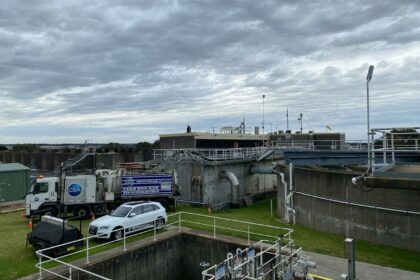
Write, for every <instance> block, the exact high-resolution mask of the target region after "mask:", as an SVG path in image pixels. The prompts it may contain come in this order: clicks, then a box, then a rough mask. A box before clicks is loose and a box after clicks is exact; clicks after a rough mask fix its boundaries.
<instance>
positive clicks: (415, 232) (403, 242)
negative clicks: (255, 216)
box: [278, 167, 420, 251]
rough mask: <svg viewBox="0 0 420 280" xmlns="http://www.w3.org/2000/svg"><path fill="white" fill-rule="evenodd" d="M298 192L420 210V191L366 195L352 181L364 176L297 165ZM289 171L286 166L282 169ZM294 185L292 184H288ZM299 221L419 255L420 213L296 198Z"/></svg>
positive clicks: (280, 210) (281, 195) (377, 191)
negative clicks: (416, 252) (417, 252)
mask: <svg viewBox="0 0 420 280" xmlns="http://www.w3.org/2000/svg"><path fill="white" fill-rule="evenodd" d="M293 170H294V176H293V178H294V189H295V191H298V192H302V193H307V194H312V195H316V196H320V197H325V198H330V199H336V200H341V201H348V202H353V203H359V204H366V205H373V206H376V207H384V208H394V209H403V210H411V211H417V212H420V203H418V202H419V201H420V191H414V190H394V189H379V188H377V189H374V190H372V191H370V192H365V191H362V190H361V189H360V188H359V187H357V186H355V185H353V184H352V183H351V179H352V177H354V176H358V175H360V174H356V173H349V172H344V171H332V170H327V171H326V170H316V169H310V168H302V167H295V168H293ZM283 171H286V172H287V168H283ZM287 181H289V180H287ZM278 198H279V203H278V204H279V206H278V213H279V215H282V216H283V214H284V204H283V199H284V192H283V187H282V186H281V187H280V188H278ZM293 201H294V205H295V210H296V223H298V224H301V225H303V226H306V227H310V228H313V229H316V230H320V231H325V232H330V233H335V234H342V235H346V236H349V237H353V238H355V239H362V240H367V241H372V242H375V243H381V244H385V245H389V246H394V247H400V248H405V249H410V250H417V251H420V215H414V214H408V213H398V212H391V211H385V210H381V209H370V208H364V207H360V206H350V205H345V204H339V203H336V202H331V201H324V200H320V199H317V198H312V197H307V196H304V195H301V194H295V195H294V197H293Z"/></svg>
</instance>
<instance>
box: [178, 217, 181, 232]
mask: <svg viewBox="0 0 420 280" xmlns="http://www.w3.org/2000/svg"><path fill="white" fill-rule="evenodd" d="M181 228H182V225H181V212H179V213H178V231H179V232H181Z"/></svg>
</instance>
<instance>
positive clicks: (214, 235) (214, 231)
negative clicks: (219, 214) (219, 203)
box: [213, 217, 216, 238]
mask: <svg viewBox="0 0 420 280" xmlns="http://www.w3.org/2000/svg"><path fill="white" fill-rule="evenodd" d="M213 238H216V217H213Z"/></svg>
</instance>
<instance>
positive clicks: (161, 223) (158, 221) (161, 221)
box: [156, 218, 165, 230]
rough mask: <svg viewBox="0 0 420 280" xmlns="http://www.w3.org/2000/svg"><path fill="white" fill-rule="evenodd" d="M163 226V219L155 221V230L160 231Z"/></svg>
mask: <svg viewBox="0 0 420 280" xmlns="http://www.w3.org/2000/svg"><path fill="white" fill-rule="evenodd" d="M164 226H165V219H162V218H161V219H159V220H157V221H156V229H157V230H161V229H163V227H164Z"/></svg>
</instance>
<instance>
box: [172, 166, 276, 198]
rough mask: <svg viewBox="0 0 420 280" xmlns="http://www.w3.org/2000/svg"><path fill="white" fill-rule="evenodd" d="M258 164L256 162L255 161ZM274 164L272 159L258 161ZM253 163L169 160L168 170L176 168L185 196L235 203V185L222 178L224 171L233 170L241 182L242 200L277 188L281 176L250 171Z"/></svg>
mask: <svg viewBox="0 0 420 280" xmlns="http://www.w3.org/2000/svg"><path fill="white" fill-rule="evenodd" d="M252 164H253V165H255V164H256V163H255V162H254V163H252ZM257 164H260V165H270V166H271V165H272V163H271V161H267V162H260V163H257ZM250 167H251V163H249V162H226V163H218V164H205V163H201V162H197V161H169V162H168V163H167V164H166V165H165V169H166V170H167V171H169V172H170V171H172V170H175V173H176V177H177V183H178V185H179V186H180V187H181V198H182V199H185V200H193V201H199V202H203V203H211V204H218V203H222V202H231V200H232V187H231V185H230V182H229V181H228V180H226V179H220V178H219V172H220V171H222V170H225V171H231V172H232V173H233V174H235V175H236V177H237V178H238V181H239V199H240V200H242V199H243V198H244V197H245V196H248V195H256V194H261V193H267V192H270V191H273V190H274V189H275V188H276V187H277V176H275V175H270V174H268V175H267V174H254V175H251V174H250V173H249V170H250Z"/></svg>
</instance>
